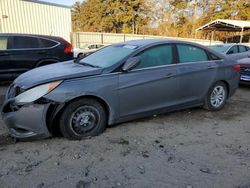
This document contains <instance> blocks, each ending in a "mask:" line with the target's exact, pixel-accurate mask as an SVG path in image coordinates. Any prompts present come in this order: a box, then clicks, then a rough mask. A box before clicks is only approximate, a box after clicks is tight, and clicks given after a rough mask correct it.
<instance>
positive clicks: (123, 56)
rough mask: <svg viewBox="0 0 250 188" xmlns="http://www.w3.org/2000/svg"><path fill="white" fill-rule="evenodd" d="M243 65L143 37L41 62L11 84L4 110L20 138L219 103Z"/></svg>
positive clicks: (76, 132) (78, 131)
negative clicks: (74, 57)
mask: <svg viewBox="0 0 250 188" xmlns="http://www.w3.org/2000/svg"><path fill="white" fill-rule="evenodd" d="M239 71H240V67H239V65H237V64H236V63H235V61H232V60H229V59H227V58H226V57H225V56H224V55H221V54H219V53H216V52H214V51H212V50H210V49H209V48H206V47H204V46H201V45H198V44H194V43H189V42H181V41H172V40H137V41H129V42H125V43H118V44H114V45H111V46H108V47H105V48H103V49H101V50H99V51H97V52H95V53H93V54H91V55H89V56H87V57H85V58H83V59H78V60H75V61H74V62H72V61H69V62H62V63H58V64H53V65H48V66H44V67H40V68H37V69H34V70H31V71H29V72H26V73H24V74H22V75H21V76H20V77H18V78H17V79H16V80H15V81H14V82H13V84H12V85H11V86H10V88H9V90H8V92H7V94H6V101H5V103H4V105H3V108H2V117H3V120H4V122H5V124H6V125H7V127H8V129H9V131H10V134H11V135H12V136H13V137H16V138H18V139H27V138H32V139H36V138H45V137H50V136H52V135H53V134H54V133H55V132H56V131H60V132H61V133H62V135H63V136H64V137H66V138H68V139H82V138H86V137H89V136H96V135H98V134H100V133H102V132H103V131H104V130H105V128H106V127H107V126H108V125H112V124H117V123H121V122H125V121H129V120H133V119H136V118H141V117H145V116H150V115H153V114H159V113H164V112H168V111H173V110H179V109H184V108H190V107H196V106H203V107H204V108H206V109H208V110H211V111H216V110H220V109H222V108H223V106H224V105H225V103H226V100H227V99H228V98H229V97H231V96H232V95H233V94H234V92H235V90H236V89H237V87H238V82H239Z"/></svg>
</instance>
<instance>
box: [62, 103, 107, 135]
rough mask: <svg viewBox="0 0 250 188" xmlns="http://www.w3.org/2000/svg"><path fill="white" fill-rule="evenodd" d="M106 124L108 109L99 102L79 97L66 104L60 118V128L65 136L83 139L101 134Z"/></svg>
mask: <svg viewBox="0 0 250 188" xmlns="http://www.w3.org/2000/svg"><path fill="white" fill-rule="evenodd" d="M106 124H107V115H106V111H105V109H104V107H103V106H102V105H101V104H100V103H99V102H97V101H96V100H93V99H79V100H76V101H74V102H72V103H70V104H69V105H68V106H66V108H65V110H64V111H63V113H62V116H61V119H60V130H61V132H62V135H63V136H64V137H65V138H68V139H70V140H81V139H84V138H87V137H92V136H97V135H99V134H100V133H102V132H103V131H104V130H105V128H106Z"/></svg>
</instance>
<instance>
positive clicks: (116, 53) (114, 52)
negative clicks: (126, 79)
mask: <svg viewBox="0 0 250 188" xmlns="http://www.w3.org/2000/svg"><path fill="white" fill-rule="evenodd" d="M137 48H138V46H134V45H112V46H108V47H106V48H103V49H101V50H99V51H97V52H95V53H93V54H90V55H89V56H87V57H85V58H83V59H82V60H80V61H79V63H82V64H89V65H92V66H96V67H101V68H107V67H110V66H112V65H114V64H116V63H117V62H119V61H121V60H122V59H123V58H125V57H126V56H128V55H130V54H131V53H133V52H134V51H135V50H136V49H137Z"/></svg>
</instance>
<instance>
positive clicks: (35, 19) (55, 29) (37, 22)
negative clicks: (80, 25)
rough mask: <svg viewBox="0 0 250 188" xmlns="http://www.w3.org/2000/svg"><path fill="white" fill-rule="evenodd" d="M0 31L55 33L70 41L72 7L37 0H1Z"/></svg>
mask: <svg viewBox="0 0 250 188" xmlns="http://www.w3.org/2000/svg"><path fill="white" fill-rule="evenodd" d="M0 33H31V34H42V35H54V36H60V37H63V38H64V39H66V40H68V41H69V40H70V33H71V8H70V7H68V6H64V5H58V4H54V3H47V2H43V1H37V0H0Z"/></svg>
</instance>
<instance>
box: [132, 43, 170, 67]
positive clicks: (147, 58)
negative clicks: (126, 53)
mask: <svg viewBox="0 0 250 188" xmlns="http://www.w3.org/2000/svg"><path fill="white" fill-rule="evenodd" d="M138 56H140V57H141V63H140V64H139V65H138V66H137V67H136V68H135V69H142V68H147V67H156V66H161V65H169V64H172V63H173V50H172V46H171V45H161V46H156V47H152V48H150V49H147V50H145V51H143V52H141V53H140V54H139V55H138Z"/></svg>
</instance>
